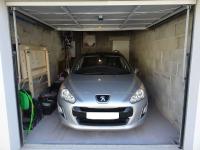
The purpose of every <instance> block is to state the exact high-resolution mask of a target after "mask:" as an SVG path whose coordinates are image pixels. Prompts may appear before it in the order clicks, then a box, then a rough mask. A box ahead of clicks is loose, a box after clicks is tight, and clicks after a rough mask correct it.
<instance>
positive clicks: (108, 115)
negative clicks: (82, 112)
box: [86, 112, 119, 120]
mask: <svg viewBox="0 0 200 150" xmlns="http://www.w3.org/2000/svg"><path fill="white" fill-rule="evenodd" d="M86 118H87V119H92V120H112V119H119V113H118V112H87V113H86Z"/></svg>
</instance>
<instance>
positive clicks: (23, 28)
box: [10, 16, 64, 98]
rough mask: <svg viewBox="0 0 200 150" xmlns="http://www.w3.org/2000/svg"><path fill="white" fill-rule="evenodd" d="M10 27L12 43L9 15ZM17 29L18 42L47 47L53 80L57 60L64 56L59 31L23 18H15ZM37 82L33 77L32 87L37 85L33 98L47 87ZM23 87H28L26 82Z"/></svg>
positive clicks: (11, 24) (12, 30)
mask: <svg viewBox="0 0 200 150" xmlns="http://www.w3.org/2000/svg"><path fill="white" fill-rule="evenodd" d="M10 29H11V40H12V43H15V40H14V28H13V20H12V17H11V16H10ZM17 31H18V40H19V43H20V44H24V45H33V46H44V47H47V49H48V51H49V64H50V75H51V81H54V80H55V79H56V77H57V74H58V61H59V60H63V58H64V51H63V50H62V42H61V39H60V35H59V33H58V32H57V31H55V30H52V29H50V28H47V27H45V26H43V25H41V24H38V23H35V22H28V21H26V20H24V19H23V18H22V19H21V18H17ZM44 80H45V79H44ZM38 83H40V82H39V80H37V79H35V80H34V87H35V86H36V85H37V88H34V92H35V98H37V97H38V96H39V95H40V94H41V92H43V91H44V90H45V89H46V88H47V84H41V85H40V86H38ZM23 88H26V89H28V83H26V84H25V85H24V87H23Z"/></svg>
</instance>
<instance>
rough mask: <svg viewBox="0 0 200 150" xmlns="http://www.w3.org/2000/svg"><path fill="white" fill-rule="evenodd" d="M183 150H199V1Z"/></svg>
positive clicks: (199, 2) (198, 3)
mask: <svg viewBox="0 0 200 150" xmlns="http://www.w3.org/2000/svg"><path fill="white" fill-rule="evenodd" d="M191 57H192V61H191V68H190V79H189V93H188V103H187V116H186V126H185V140H184V150H200V67H199V64H200V0H197V5H196V10H195V16H194V29H193V40H192V56H191Z"/></svg>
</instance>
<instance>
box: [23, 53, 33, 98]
mask: <svg viewBox="0 0 200 150" xmlns="http://www.w3.org/2000/svg"><path fill="white" fill-rule="evenodd" d="M25 53H26V60H27V70H28V84H29V90H30V92H31V94H32V96H33V97H34V87H33V77H32V70H31V64H30V53H31V52H30V50H25Z"/></svg>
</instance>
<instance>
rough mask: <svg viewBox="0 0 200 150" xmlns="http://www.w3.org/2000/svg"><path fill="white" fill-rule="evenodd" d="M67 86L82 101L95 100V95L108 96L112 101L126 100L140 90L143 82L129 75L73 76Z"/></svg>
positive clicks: (70, 76)
mask: <svg viewBox="0 0 200 150" xmlns="http://www.w3.org/2000/svg"><path fill="white" fill-rule="evenodd" d="M64 84H65V86H66V87H67V88H68V89H69V90H70V91H71V93H72V94H73V95H74V96H75V97H76V98H78V99H79V100H80V101H84V100H94V99H95V95H101V94H102V95H103V94H105V95H106V94H108V95H110V96H111V99H115V100H117V99H120V100H126V99H127V98H128V97H130V96H131V95H133V92H134V91H136V89H138V88H139V86H140V84H141V81H140V80H139V79H138V78H137V77H136V75H134V74H128V75H78V74H71V75H69V76H68V78H67V79H66V81H65V83H64Z"/></svg>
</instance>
